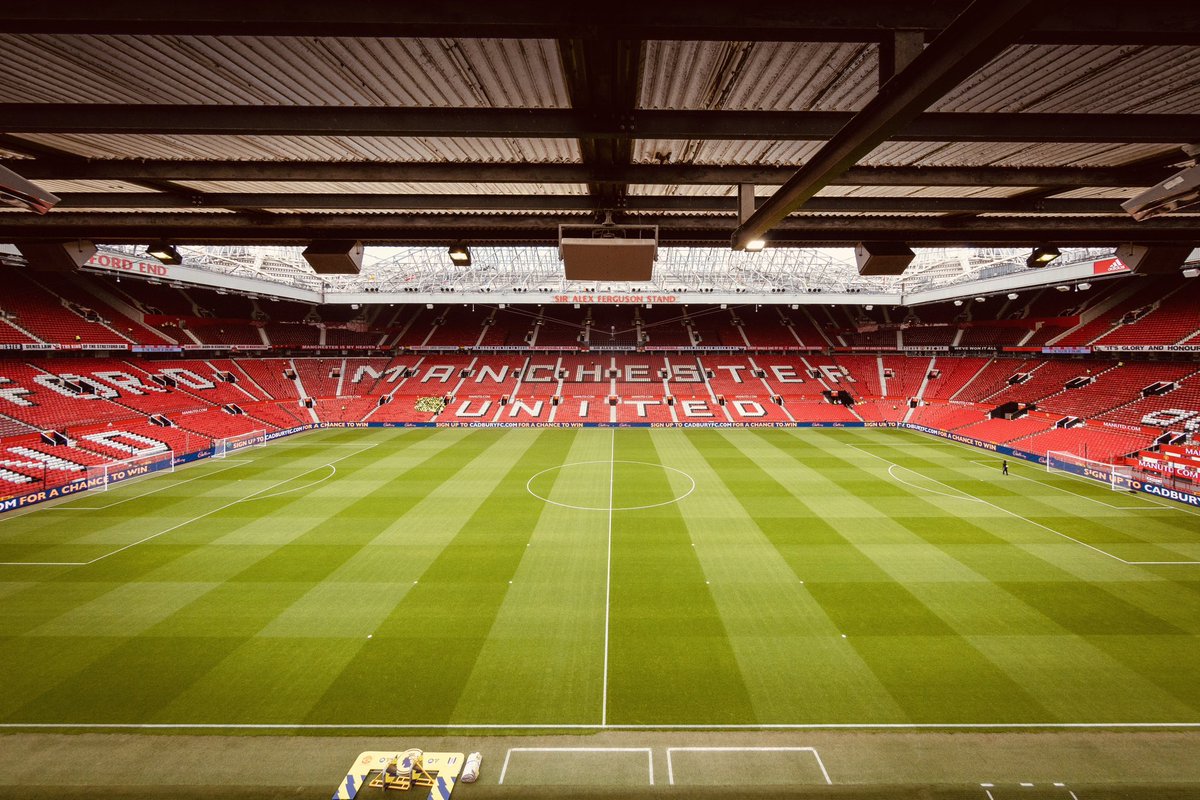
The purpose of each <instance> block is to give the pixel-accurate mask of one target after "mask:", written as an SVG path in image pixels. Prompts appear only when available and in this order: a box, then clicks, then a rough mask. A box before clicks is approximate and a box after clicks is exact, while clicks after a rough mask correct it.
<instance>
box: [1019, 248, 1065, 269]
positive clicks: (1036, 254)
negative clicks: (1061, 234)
mask: <svg viewBox="0 0 1200 800" xmlns="http://www.w3.org/2000/svg"><path fill="white" fill-rule="evenodd" d="M1061 255H1062V253H1061V252H1060V251H1059V249H1058V248H1057V247H1054V246H1052V245H1044V244H1039V245H1038V246H1037V247H1035V248H1033V251H1032V252H1031V253H1030V254H1029V257H1028V258H1026V259H1025V266H1026V267H1029V268H1030V269H1036V268H1038V267H1044V266H1046V265H1047V264H1049V263H1050V262H1051V261H1053V260H1054V259H1056V258H1058V257H1059V256H1061Z"/></svg>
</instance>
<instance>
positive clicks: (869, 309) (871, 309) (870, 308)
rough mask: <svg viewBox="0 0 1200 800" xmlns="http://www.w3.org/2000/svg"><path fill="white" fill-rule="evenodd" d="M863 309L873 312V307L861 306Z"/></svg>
mask: <svg viewBox="0 0 1200 800" xmlns="http://www.w3.org/2000/svg"><path fill="white" fill-rule="evenodd" d="M863 308H864V309H866V310H867V311H873V310H874V309H875V306H863Z"/></svg>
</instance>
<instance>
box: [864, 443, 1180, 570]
mask: <svg viewBox="0 0 1200 800" xmlns="http://www.w3.org/2000/svg"><path fill="white" fill-rule="evenodd" d="M846 446H847V447H853V448H854V449H855V450H858V451H859V452H860V453H863V454H865V455H868V456H870V457H871V458H877V459H879V460H880V461H882V462H884V463H885V464H892V465H893V466H897V467H899V466H901V465H900V464H897V463H896V462H894V461H889V460H888V459H886V458H884V457H883V456H877V455H875V454H874V453H871V452H868V451H866V450H863V449H861V448H859V447H858V446H856V445H853V444H848V445H846ZM903 469H909V468H908V467H903ZM909 471H910V472H912V471H914V470H909ZM888 474H889V475H891V472H890V471H889V472H888ZM918 474H919V473H918ZM893 477H894V476H893ZM925 477H927V478H929V476H928V475H926V476H925ZM929 480H931V481H933V482H934V483H940V484H941V485H942V486H945V487H946V488H947V489H952V490H954V491H958V490H957V489H954V487H953V486H950V485H948V484H946V483H942V482H941V481H939V480H938V479H937V478H929ZM927 491H932V490H927ZM964 499H965V498H964ZM977 499H978V501H979V502H980V503H983V504H984V505H985V506H991V507H992V508H994V509H996V510H997V511H1001V512H1003V513H1005V514H1008V515H1009V516H1012V517H1016V518H1017V519H1019V520H1022V521H1023V522H1026V523H1028V524H1030V525H1033V526H1035V527H1038V528H1041V529H1042V530H1044V531H1049V532H1050V533H1053V534H1054V535H1055V536H1061V537H1062V538H1064V539H1069V540H1070V541H1072V542H1075V544H1081V545H1083V546H1084V547H1086V548H1087V549H1089V550H1094V551H1096V552H1097V553H1099V554H1101V555H1104V556H1108V557H1109V558H1111V559H1113V560H1114V561H1119V562H1121V563H1122V564H1125V565H1126V566H1139V567H1140V566H1152V565H1154V566H1162V565H1167V564H1176V565H1178V564H1200V561H1126V560H1125V559H1123V558H1121V557H1120V556H1114V555H1113V554H1112V553H1109V552H1107V551H1105V550H1101V549H1100V548H1099V547H1096V546H1095V545H1091V544H1088V543H1087V542H1085V541H1082V540H1080V539H1076V538H1075V537H1074V536H1068V535H1067V534H1065V533H1062V532H1061V531H1056V530H1054V529H1053V528H1050V527H1047V526H1046V525H1043V524H1042V523H1040V522H1034V521H1033V520H1031V519H1028V518H1027V517H1023V516H1021V515H1020V514H1018V513H1017V512H1015V511H1009V510H1008V509H1007V508H1004V507H1003V506H998V505H996V504H995V503H992V502H989V501H987V500H984V499H983V498H977Z"/></svg>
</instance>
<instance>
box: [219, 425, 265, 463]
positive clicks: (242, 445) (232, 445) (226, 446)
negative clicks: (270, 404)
mask: <svg viewBox="0 0 1200 800" xmlns="http://www.w3.org/2000/svg"><path fill="white" fill-rule="evenodd" d="M266 443H267V432H266V430H265V429H264V430H256V431H250V432H249V433H239V434H238V435H237V436H226V437H224V438H223V439H214V440H213V454H212V457H213V458H224V457H225V456H227V455H229V454H230V453H232V452H235V451H237V450H245V449H246V448H247V447H262V446H263V445H265V444H266Z"/></svg>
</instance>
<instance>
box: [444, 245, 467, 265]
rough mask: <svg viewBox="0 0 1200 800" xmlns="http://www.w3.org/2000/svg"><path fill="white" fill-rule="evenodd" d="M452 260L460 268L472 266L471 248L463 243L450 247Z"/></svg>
mask: <svg viewBox="0 0 1200 800" xmlns="http://www.w3.org/2000/svg"><path fill="white" fill-rule="evenodd" d="M449 253H450V260H451V261H453V262H454V263H455V264H456V265H458V266H460V267H469V266H471V248H469V247H467V246H466V245H465V244H463V243H462V242H458V243H456V244H452V245H450V250H449Z"/></svg>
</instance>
